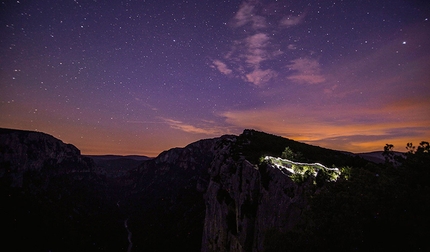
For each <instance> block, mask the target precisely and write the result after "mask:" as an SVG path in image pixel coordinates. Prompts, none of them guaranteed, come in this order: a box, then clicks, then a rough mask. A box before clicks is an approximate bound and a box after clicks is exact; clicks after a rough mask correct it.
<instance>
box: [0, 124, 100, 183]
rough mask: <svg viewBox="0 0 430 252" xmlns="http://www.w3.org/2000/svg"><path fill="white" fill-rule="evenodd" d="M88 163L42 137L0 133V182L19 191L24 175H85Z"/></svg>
mask: <svg viewBox="0 0 430 252" xmlns="http://www.w3.org/2000/svg"><path fill="white" fill-rule="evenodd" d="M92 165H93V164H92V162H91V160H90V159H88V158H85V157H83V156H81V154H80V151H79V150H78V149H77V148H76V147H75V146H73V145H71V144H65V143H63V142H62V141H61V140H58V139H56V138H54V137H53V136H50V135H48V134H45V133H41V132H33V131H24V130H12V129H0V179H2V180H3V181H7V182H6V183H9V184H10V185H11V186H12V187H21V186H22V185H23V182H24V179H25V177H26V175H28V176H31V175H30V174H38V175H41V174H44V175H46V176H51V175H55V174H63V173H72V172H88V171H89V170H90V169H91V167H92Z"/></svg>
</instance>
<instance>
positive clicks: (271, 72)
mask: <svg viewBox="0 0 430 252" xmlns="http://www.w3.org/2000/svg"><path fill="white" fill-rule="evenodd" d="M268 7H269V6H268V5H267V6H265V5H264V4H263V3H262V2H260V1H244V2H243V3H242V4H241V5H240V7H239V9H238V11H237V12H236V14H235V15H234V17H233V19H232V20H231V22H230V23H231V26H230V27H231V28H232V29H234V30H239V29H240V32H239V33H238V34H239V36H240V37H239V38H238V39H236V40H234V41H233V43H232V45H231V50H230V51H228V52H226V53H225V54H224V57H223V58H224V59H223V60H220V59H216V60H214V61H213V65H214V66H215V68H216V69H218V71H219V72H221V73H223V74H225V75H232V76H235V77H237V78H239V79H242V80H244V81H246V82H249V83H252V84H254V85H255V86H258V87H262V86H264V85H266V84H268V83H270V82H271V81H274V80H276V79H277V78H280V77H282V76H284V77H283V78H285V77H286V75H287V74H288V72H286V71H285V68H283V66H285V65H287V64H288V63H289V61H290V60H291V57H292V55H285V54H286V53H285V52H284V51H283V50H281V48H283V47H284V48H287V49H288V51H289V52H291V50H296V49H297V45H296V41H294V44H292V43H291V42H290V41H288V40H287V41H285V45H283V44H282V42H279V40H278V39H274V37H275V36H277V35H278V34H280V33H284V32H285V29H288V28H290V27H293V26H296V25H299V24H301V23H302V22H303V21H304V18H305V14H299V15H294V16H293V15H289V14H286V15H282V14H278V13H277V14H276V15H273V13H270V12H268V11H267V9H268ZM273 19H275V20H273ZM268 20H271V22H268ZM274 41H278V42H277V43H274ZM296 61H297V62H295V61H292V62H293V63H292V64H291V65H289V66H290V70H292V71H294V73H293V75H291V76H290V77H288V79H289V80H292V81H294V82H300V83H320V82H323V81H324V77H323V76H322V75H321V74H320V69H319V65H316V64H317V63H318V62H317V61H316V60H313V61H311V60H310V59H307V61H305V62H303V61H300V60H296ZM306 63H308V64H307V65H306ZM299 64H302V65H299ZM227 65H229V66H231V67H230V68H229V67H227ZM299 67H300V68H299ZM306 67H311V68H309V69H306Z"/></svg>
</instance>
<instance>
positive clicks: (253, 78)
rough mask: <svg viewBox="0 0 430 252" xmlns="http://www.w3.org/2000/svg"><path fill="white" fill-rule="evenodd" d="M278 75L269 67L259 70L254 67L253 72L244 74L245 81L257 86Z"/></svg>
mask: <svg viewBox="0 0 430 252" xmlns="http://www.w3.org/2000/svg"><path fill="white" fill-rule="evenodd" d="M277 75H278V73H277V72H276V71H273V70H271V69H266V70H261V69H255V70H254V71H253V72H251V73H248V74H247V75H246V81H248V82H251V83H254V84H255V85H257V86H260V85H263V84H264V83H267V82H268V81H270V80H271V79H272V78H275V77H276V76H277Z"/></svg>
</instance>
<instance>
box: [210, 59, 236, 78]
mask: <svg viewBox="0 0 430 252" xmlns="http://www.w3.org/2000/svg"><path fill="white" fill-rule="evenodd" d="M212 63H213V64H214V65H215V66H214V67H216V69H218V71H220V72H221V73H223V74H225V75H229V74H231V73H232V72H233V71H232V70H231V69H229V68H228V67H227V65H226V64H225V63H224V62H222V61H220V60H214V61H213V62H212Z"/></svg>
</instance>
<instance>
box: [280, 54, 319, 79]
mask: <svg viewBox="0 0 430 252" xmlns="http://www.w3.org/2000/svg"><path fill="white" fill-rule="evenodd" d="M287 68H288V69H289V70H290V71H293V72H294V73H293V74H292V75H290V76H289V77H287V79H289V80H293V81H295V82H299V83H307V84H317V83H321V82H324V81H325V77H324V76H323V75H321V68H320V64H319V63H318V61H317V60H315V59H309V58H298V59H295V60H292V61H291V64H289V65H287Z"/></svg>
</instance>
